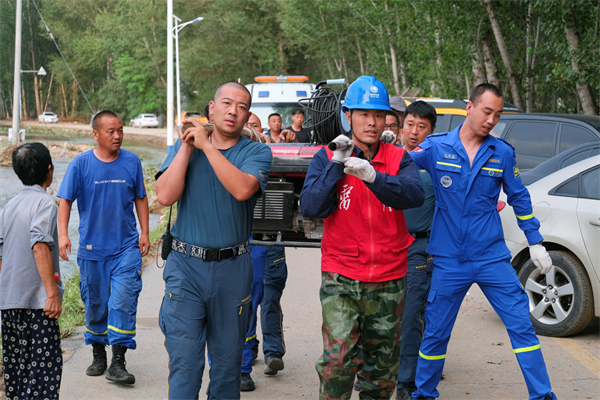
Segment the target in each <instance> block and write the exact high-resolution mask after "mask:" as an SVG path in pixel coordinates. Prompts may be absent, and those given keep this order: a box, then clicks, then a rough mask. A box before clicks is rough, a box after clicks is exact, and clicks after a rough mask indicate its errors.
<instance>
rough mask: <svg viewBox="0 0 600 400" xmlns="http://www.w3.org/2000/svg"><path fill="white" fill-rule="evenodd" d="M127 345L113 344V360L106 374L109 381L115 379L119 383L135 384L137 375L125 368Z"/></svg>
mask: <svg viewBox="0 0 600 400" xmlns="http://www.w3.org/2000/svg"><path fill="white" fill-rule="evenodd" d="M126 351H127V347H125V346H113V347H112V353H113V356H112V361H111V363H110V367H109V368H108V373H107V374H106V379H108V380H109V381H115V382H117V383H127V384H130V385H132V384H134V383H135V376H133V375H132V374H130V373H129V372H127V370H126V369H125V364H126V363H125V352H126Z"/></svg>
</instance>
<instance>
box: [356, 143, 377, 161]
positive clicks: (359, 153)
mask: <svg viewBox="0 0 600 400" xmlns="http://www.w3.org/2000/svg"><path fill="white" fill-rule="evenodd" d="M382 144H383V143H381V142H379V146H377V152H376V153H375V155H374V156H373V159H372V160H371V162H372V163H373V162H381V163H382V162H383V160H381V157H380V156H379V155H380V153H381V151H379V150H381V145H382ZM353 151H354V155H355V156H356V157H358V158H362V159H363V160H367V161H369V159H368V158H367V157H366V156H365V153H364V151H362V150H361V149H359V148H358V147H357V146H356V145H355V146H354V150H353Z"/></svg>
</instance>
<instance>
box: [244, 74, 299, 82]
mask: <svg viewBox="0 0 600 400" xmlns="http://www.w3.org/2000/svg"><path fill="white" fill-rule="evenodd" d="M254 80H255V81H256V82H306V81H308V76H301V75H294V76H284V75H279V76H257V77H256V78H254Z"/></svg>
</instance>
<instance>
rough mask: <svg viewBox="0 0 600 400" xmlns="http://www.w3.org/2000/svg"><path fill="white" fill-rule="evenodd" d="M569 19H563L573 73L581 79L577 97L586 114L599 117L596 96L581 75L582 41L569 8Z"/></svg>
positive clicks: (578, 81)
mask: <svg viewBox="0 0 600 400" xmlns="http://www.w3.org/2000/svg"><path fill="white" fill-rule="evenodd" d="M567 4H568V3H567ZM567 17H568V20H566V19H565V18H564V17H563V22H564V24H565V35H566V37H567V42H569V49H570V50H571V65H572V67H573V72H575V75H576V76H578V77H579V79H578V80H577V84H576V87H577V96H578V98H579V101H580V102H581V107H582V108H583V112H584V114H589V115H597V114H598V107H597V106H596V102H595V100H594V95H593V94H592V88H591V87H590V85H589V84H588V83H587V82H585V81H584V80H583V74H582V73H581V68H580V65H579V61H578V57H577V56H578V54H579V51H580V47H579V43H580V39H579V32H578V31H577V26H576V22H575V21H576V20H575V13H574V12H573V9H572V8H571V7H568V6H567Z"/></svg>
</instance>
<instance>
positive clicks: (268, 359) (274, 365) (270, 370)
mask: <svg viewBox="0 0 600 400" xmlns="http://www.w3.org/2000/svg"><path fill="white" fill-rule="evenodd" d="M282 369H283V360H282V359H281V358H279V357H277V356H276V355H273V354H269V355H266V356H265V375H277V371H281V370H282Z"/></svg>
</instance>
